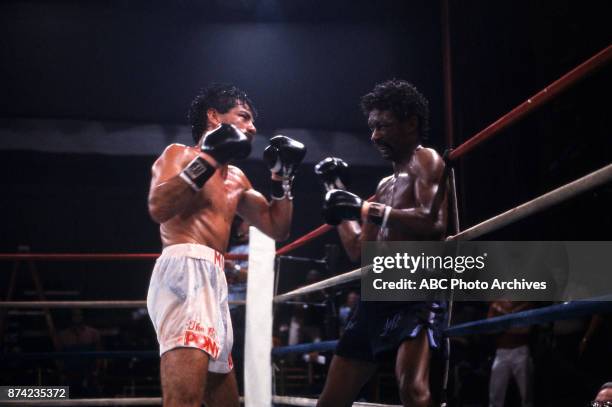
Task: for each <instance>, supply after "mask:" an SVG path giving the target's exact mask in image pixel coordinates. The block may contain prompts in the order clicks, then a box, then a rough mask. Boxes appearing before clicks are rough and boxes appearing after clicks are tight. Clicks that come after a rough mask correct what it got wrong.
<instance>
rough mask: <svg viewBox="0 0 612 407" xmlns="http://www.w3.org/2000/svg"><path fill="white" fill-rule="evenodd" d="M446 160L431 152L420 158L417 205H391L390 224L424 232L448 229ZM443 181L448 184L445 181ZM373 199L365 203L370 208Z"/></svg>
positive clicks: (415, 231)
mask: <svg viewBox="0 0 612 407" xmlns="http://www.w3.org/2000/svg"><path fill="white" fill-rule="evenodd" d="M444 168H445V165H444V161H443V160H442V157H440V156H439V155H437V154H435V153H431V152H428V153H426V154H424V155H423V157H422V158H421V160H420V171H419V172H418V173H417V177H416V179H415V190H414V195H415V206H414V207H413V208H406V209H391V211H390V212H389V216H388V219H387V224H386V225H387V227H389V228H405V229H410V230H411V231H413V232H414V233H417V234H419V235H423V236H435V235H442V234H444V232H445V231H446V221H447V209H446V208H447V206H448V205H447V194H446V179H445V177H443V174H444ZM440 181H442V183H444V184H445V185H441V184H440ZM368 205H369V203H365V204H364V207H365V208H364V212H366V213H367V212H368V211H369V208H368Z"/></svg>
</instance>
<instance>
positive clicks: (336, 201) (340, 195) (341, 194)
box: [323, 189, 363, 225]
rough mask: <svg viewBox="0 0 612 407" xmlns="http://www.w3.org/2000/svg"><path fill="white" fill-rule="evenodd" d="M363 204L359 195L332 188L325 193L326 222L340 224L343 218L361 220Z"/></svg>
mask: <svg viewBox="0 0 612 407" xmlns="http://www.w3.org/2000/svg"><path fill="white" fill-rule="evenodd" d="M362 205H363V201H362V200H361V198H359V197H358V196H357V195H355V194H353V193H351V192H348V191H342V190H339V189H332V190H331V191H328V192H327V194H325V202H323V217H324V218H325V223H327V224H330V225H338V224H339V223H340V222H342V221H343V220H359V219H361V206H362Z"/></svg>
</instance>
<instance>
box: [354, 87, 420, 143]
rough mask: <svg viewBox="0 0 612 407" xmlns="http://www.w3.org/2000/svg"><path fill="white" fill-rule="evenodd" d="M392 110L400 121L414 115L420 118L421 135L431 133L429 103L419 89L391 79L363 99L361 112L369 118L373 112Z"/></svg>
mask: <svg viewBox="0 0 612 407" xmlns="http://www.w3.org/2000/svg"><path fill="white" fill-rule="evenodd" d="M375 109H377V110H390V111H391V112H392V113H393V114H394V115H395V117H396V118H397V119H398V120H399V121H404V120H406V119H407V118H409V117H410V116H412V115H416V116H417V117H418V118H419V134H420V136H421V138H424V139H425V138H427V135H428V133H429V101H428V100H427V99H426V98H425V96H423V94H421V92H419V91H418V90H417V88H416V87H415V86H414V85H412V84H411V83H408V82H406V81H404V80H400V79H391V80H388V81H385V82H382V83H379V84H377V85H376V86H374V90H372V92H370V93H368V94H366V95H364V96H363V97H362V98H361V110H362V111H363V113H364V114H365V115H366V116H368V115H369V114H370V112H371V111H372V110H375Z"/></svg>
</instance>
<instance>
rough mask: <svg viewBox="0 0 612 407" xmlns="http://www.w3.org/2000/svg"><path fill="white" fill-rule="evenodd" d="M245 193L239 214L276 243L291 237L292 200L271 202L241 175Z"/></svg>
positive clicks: (273, 200)
mask: <svg viewBox="0 0 612 407" xmlns="http://www.w3.org/2000/svg"><path fill="white" fill-rule="evenodd" d="M241 178H242V179H243V182H244V189H245V190H244V192H243V194H242V197H241V198H240V201H239V202H238V208H237V212H238V214H239V215H240V216H241V217H242V218H243V219H244V220H245V221H247V222H248V223H250V224H251V225H253V226H255V227H256V228H257V229H259V230H261V231H262V232H264V233H265V234H266V235H268V236H270V237H271V238H272V239H274V240H276V241H283V240H286V239H287V238H288V237H289V232H290V228H291V219H292V216H293V203H292V201H291V200H290V199H278V200H277V199H272V200H271V202H269V201H268V200H267V199H266V198H265V197H264V196H263V195H262V194H261V193H260V192H258V191H256V190H254V189H253V187H252V185H251V183H250V181H249V180H248V179H247V178H246V176H245V175H244V174H241Z"/></svg>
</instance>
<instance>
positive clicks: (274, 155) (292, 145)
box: [263, 136, 306, 179]
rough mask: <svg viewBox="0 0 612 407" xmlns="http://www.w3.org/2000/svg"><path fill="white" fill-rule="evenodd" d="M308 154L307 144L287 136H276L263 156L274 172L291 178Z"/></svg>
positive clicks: (282, 176)
mask: <svg viewBox="0 0 612 407" xmlns="http://www.w3.org/2000/svg"><path fill="white" fill-rule="evenodd" d="M305 155H306V146H304V144H302V143H300V142H299V141H296V140H293V139H290V138H289V137H285V136H274V137H272V138H271V139H270V145H269V146H268V147H266V149H265V150H264V154H263V158H264V161H265V162H266V164H267V165H268V168H269V169H270V171H271V172H272V174H274V175H276V176H278V177H280V178H284V179H289V178H292V177H293V176H294V175H295V172H296V170H297V167H298V166H299V165H300V163H301V162H302V160H303V159H304V156H305Z"/></svg>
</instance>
